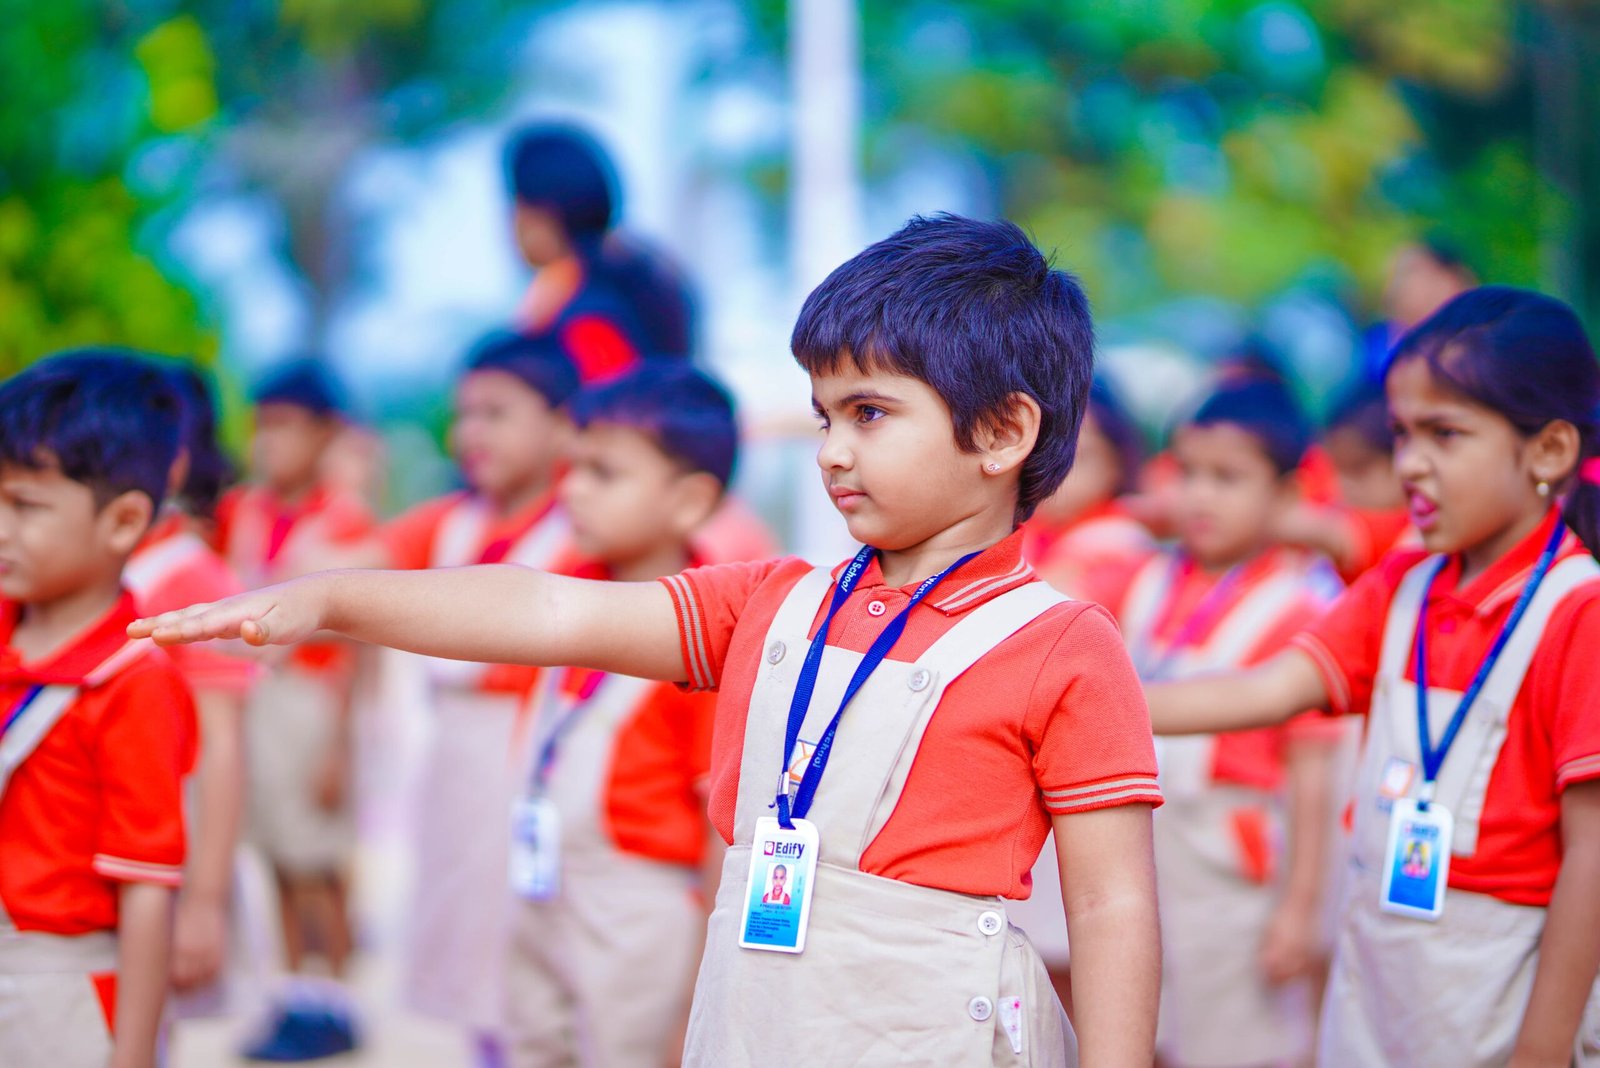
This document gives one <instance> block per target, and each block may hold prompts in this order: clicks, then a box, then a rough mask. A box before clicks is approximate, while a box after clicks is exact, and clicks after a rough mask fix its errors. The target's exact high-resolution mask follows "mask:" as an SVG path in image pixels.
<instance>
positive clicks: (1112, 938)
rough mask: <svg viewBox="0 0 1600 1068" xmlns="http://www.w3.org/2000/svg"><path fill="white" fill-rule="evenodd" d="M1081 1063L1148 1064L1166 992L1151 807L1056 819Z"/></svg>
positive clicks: (1108, 1066)
mask: <svg viewBox="0 0 1600 1068" xmlns="http://www.w3.org/2000/svg"><path fill="white" fill-rule="evenodd" d="M1051 819H1052V822H1053V824H1054V826H1055V832H1056V855H1057V859H1058V863H1059V865H1060V869H1061V901H1062V904H1063V905H1064V906H1065V907H1066V910H1067V934H1068V936H1069V937H1070V938H1071V939H1072V1001H1073V1008H1074V1010H1075V1016H1074V1021H1073V1022H1074V1024H1075V1025H1076V1029H1077V1032H1078V1051H1079V1059H1080V1060H1081V1061H1082V1062H1083V1063H1084V1064H1092V1065H1096V1066H1100V1068H1114V1066H1118V1065H1141V1066H1145V1065H1149V1064H1150V1062H1151V1059H1152V1058H1153V1057H1154V1054H1155V1041H1156V1006H1157V1002H1158V1000H1159V996H1160V991H1161V932H1160V928H1159V925H1158V922H1157V918H1156V869H1155V855H1154V852H1153V849H1152V845H1151V836H1150V806H1148V805H1119V806H1117V807H1114V808H1102V809H1095V810H1092V811H1089V812H1075V813H1071V814H1069V815H1064V816H1053V817H1051Z"/></svg>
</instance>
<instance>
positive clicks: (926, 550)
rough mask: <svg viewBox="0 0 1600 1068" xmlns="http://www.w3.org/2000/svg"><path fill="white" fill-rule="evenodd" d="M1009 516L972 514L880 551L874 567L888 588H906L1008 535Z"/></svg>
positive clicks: (1010, 527) (1000, 540) (1009, 533)
mask: <svg viewBox="0 0 1600 1068" xmlns="http://www.w3.org/2000/svg"><path fill="white" fill-rule="evenodd" d="M1011 531H1012V526H1011V516H1010V515H1009V514H1007V515H1005V516H1003V517H1002V516H998V515H995V516H990V515H988V514H984V515H976V516H973V517H971V518H970V519H966V520H963V521H961V522H959V523H956V524H955V525H954V526H950V527H946V528H945V529H944V530H942V531H940V532H939V533H938V534H935V535H934V536H933V537H931V538H929V539H928V540H927V541H924V542H921V543H919V544H917V545H912V546H909V547H907V548H904V549H880V550H879V552H878V564H879V566H880V567H881V568H883V581H884V584H885V585H888V586H909V585H911V584H912V583H913V582H920V581H921V580H923V579H925V578H927V577H928V576H929V575H937V574H938V573H939V572H941V571H943V570H944V569H945V568H947V567H949V566H950V565H951V564H953V563H955V562H956V561H957V560H959V559H961V558H962V557H963V556H966V555H967V554H968V553H975V552H982V551H983V550H984V549H987V548H989V547H990V546H991V545H997V544H999V543H1000V542H1002V541H1004V540H1005V539H1006V538H1007V537H1009V536H1010V535H1011Z"/></svg>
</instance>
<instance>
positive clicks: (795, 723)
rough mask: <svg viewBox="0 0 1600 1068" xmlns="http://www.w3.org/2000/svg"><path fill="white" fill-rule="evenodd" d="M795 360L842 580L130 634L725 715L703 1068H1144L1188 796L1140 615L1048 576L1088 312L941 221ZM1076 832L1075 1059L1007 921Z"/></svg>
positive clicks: (1004, 231)
mask: <svg viewBox="0 0 1600 1068" xmlns="http://www.w3.org/2000/svg"><path fill="white" fill-rule="evenodd" d="M793 347H794V351H795V354H796V357H797V358H798V359H799V361H800V362H801V365H802V366H804V367H805V368H807V370H808V371H809V372H810V374H811V384H812V403H813V407H814V408H815V409H816V411H817V414H818V416H819V418H820V420H821V422H822V431H823V437H822V443H821V448H820V450H819V452H818V455H817V463H818V466H819V467H820V469H821V473H822V478H823V483H824V485H825V487H826V488H827V490H828V495H829V497H830V499H831V500H832V501H833V504H834V506H835V507H836V508H838V509H839V510H840V512H841V513H843V515H844V516H845V518H846V520H847V522H848V524H849V527H850V531H851V533H852V535H853V536H855V537H856V538H858V539H860V540H861V541H862V542H864V543H866V545H868V546H870V548H864V549H862V550H861V552H860V553H858V554H857V556H856V558H855V559H854V560H852V561H849V562H848V563H846V564H844V565H841V566H840V567H839V568H837V569H835V571H833V572H831V573H830V572H829V571H825V570H816V569H813V568H812V567H810V566H809V565H807V564H805V563H804V562H802V561H798V560H786V561H779V562H770V563H762V564H727V565H722V566H718V567H712V568H702V569H699V570H696V571H689V572H685V573H684V574H683V575H679V576H673V577H671V578H668V579H666V580H663V581H662V582H659V583H626V582H585V581H582V580H577V579H572V578H561V577H556V576H550V575H545V574H541V573H539V572H536V571H529V570H523V569H519V568H480V569H464V570H457V571H450V572H425V573H410V574H407V573H394V572H350V573H341V574H336V575H331V576H320V577H312V578H307V579H305V580H304V581H301V582H298V583H293V584H290V585H287V586H280V587H276V588H274V589H273V590H271V591H265V592H261V593H257V594H246V595H244V596H243V597H240V598H236V599H233V600H229V601H224V602H222V603H221V604H220V605H216V606H212V607H210V608H194V609H188V610H186V611H185V612H183V613H171V614H168V615H166V616H163V617H160V618H159V619H157V620H153V621H146V622H144V623H141V624H139V625H137V626H136V627H135V628H134V631H133V633H137V634H146V633H155V634H159V635H160V637H161V640H164V641H189V640H200V639H203V638H213V637H225V636H235V635H243V636H245V637H246V639H247V640H249V641H252V642H255V643H262V642H269V643H282V642H293V641H298V640H300V639H303V638H305V637H306V636H308V635H310V634H311V633H313V632H314V631H316V630H317V629H319V628H329V629H332V630H335V631H338V632H341V633H346V634H351V635H354V636H357V637H359V638H361V639H363V640H368V641H375V642H379V643H384V644H392V645H399V646H402V647H405V648H410V649H413V650H419V651H424V652H428V653H432V654H434V655H444V656H461V657H473V658H476V659H480V660H492V661H507V660H517V661H524V662H530V663H539V664H579V665H582V666H585V667H590V668H595V669H599V670H603V671H609V672H614V673H616V674H623V675H633V676H639V677H642V678H656V679H663V680H669V681H677V682H683V683H687V684H688V685H690V686H692V687H694V688H696V689H706V688H717V689H719V690H720V694H719V700H718V704H717V724H716V731H715V735H714V737H713V744H712V757H711V797H710V813H711V816H712V820H713V822H714V823H715V824H716V827H717V830H718V831H719V832H720V834H721V836H722V838H723V840H724V841H726V842H729V843H730V844H731V845H732V848H730V849H729V850H728V853H727V858H726V860H725V861H724V865H723V874H722V881H721V885H720V888H719V891H718V895H717V906H716V909H715V911H714V912H713V913H712V916H711V921H710V924H709V927H708V931H707V945H706V950H705V955H704V958H703V960H702V963H701V969H700V975H699V979H698V981H697V983H696V987H695V995H694V1010H693V1014H692V1018H691V1021H690V1025H689V1035H688V1040H687V1049H686V1051H685V1057H684V1060H685V1062H686V1063H688V1064H691V1065H701V1066H710V1065H729V1064H757V1063H766V1062H769V1061H772V1060H775V1059H793V1058H795V1057H802V1058H804V1059H806V1060H808V1061H810V1062H813V1063H818V1064H825V1063H841V1062H854V1063H885V1062H895V1063H914V1064H955V1063H958V1064H973V1063H994V1064H1015V1063H1017V1061H1018V1059H1019V1058H1022V1059H1024V1060H1025V1061H1026V1062H1027V1063H1031V1064H1035V1065H1041V1064H1042V1065H1066V1064H1070V1063H1076V1059H1077V1057H1078V1056H1079V1055H1080V1054H1079V1052H1078V1051H1081V1058H1082V1060H1083V1062H1084V1063H1087V1064H1092V1065H1097V1066H1115V1065H1135V1064H1146V1065H1147V1064H1149V1062H1150V1056H1151V1048H1152V1041H1153V1030H1154V1023H1155V1002H1156V991H1157V985H1158V981H1157V975H1158V972H1159V970H1160V965H1159V945H1158V942H1159V939H1158V935H1157V931H1156V915H1155V893H1154V874H1153V871H1152V863H1151V857H1150V809H1151V806H1153V805H1155V804H1157V803H1159V801H1160V793H1159V791H1158V789H1157V787H1156V783H1155V761H1154V752H1153V749H1152V747H1151V744H1150V737H1149V732H1148V724H1147V722H1146V715H1145V712H1144V709H1143V707H1142V705H1141V702H1140V700H1139V695H1138V683H1137V679H1136V677H1135V675H1134V673H1133V670H1132V668H1131V666H1130V665H1129V663H1128V661H1127V656H1126V654H1125V653H1124V652H1123V650H1122V643H1121V640H1120V639H1119V638H1118V636H1117V632H1116V628H1115V627H1114V626H1113V624H1112V623H1111V621H1110V619H1109V617H1108V616H1107V615H1106V614H1105V612H1104V611H1103V610H1101V609H1099V608H1096V607H1093V606H1090V605H1086V604H1082V603H1070V602H1064V600H1063V598H1062V597H1061V595H1060V594H1057V593H1055V592H1054V591H1052V590H1051V589H1050V588H1049V587H1048V586H1046V585H1045V584H1044V583H1042V582H1039V581H1037V580H1036V578H1035V576H1034V575H1033V574H1032V572H1031V571H1030V570H1029V568H1028V566H1027V565H1026V564H1025V563H1024V562H1023V561H1022V557H1021V535H1020V534H1019V533H1017V526H1018V524H1019V523H1021V522H1022V521H1023V520H1026V519H1027V517H1028V515H1029V514H1030V513H1031V512H1032V511H1033V509H1034V507H1035V506H1036V505H1037V504H1038V503H1039V501H1040V500H1042V499H1043V498H1045V497H1047V496H1049V495H1050V494H1051V493H1053V492H1054V491H1055V489H1056V487H1057V486H1058V485H1059V484H1060V482H1061V479H1062V478H1063V476H1065V474H1066V472H1067V469H1068V468H1069V467H1070V465H1071V461H1072V452H1073V447H1074V444H1075V442H1076V438H1077V432H1078V424H1079V422H1080V420H1081V418H1082V415H1083V408H1084V404H1085V401H1086V399H1087V394H1088V387H1089V377H1090V364H1091V360H1092V350H1093V334H1092V329H1091V325H1090V320H1089V312H1088V304H1087V301H1086V300H1085V299H1084V296H1083V292H1082V290H1081V289H1079V287H1078V286H1077V284H1076V282H1074V281H1073V280H1072V279H1071V278H1070V277H1069V276H1067V275H1065V274H1063V273H1061V272H1058V271H1052V270H1051V269H1050V267H1049V265H1048V264H1047V263H1046V262H1045V260H1044V258H1043V257H1042V256H1041V255H1040V254H1039V252H1038V251H1037V250H1036V249H1035V248H1034V247H1033V246H1032V245H1031V244H1030V243H1029V242H1028V240H1027V238H1026V237H1025V236H1024V235H1023V234H1022V232H1021V231H1020V230H1018V229H1017V228H1016V227H1015V226H1013V225H1011V224H1009V223H1004V222H994V223H990V222H976V221H972V220H968V219H962V218H958V217H954V216H939V217H936V218H932V219H914V220H913V221H912V222H911V223H910V224H908V225H907V226H906V227H905V228H904V229H902V230H901V231H899V232H898V233H896V234H894V235H892V236H890V237H888V238H886V239H885V240H883V241H881V242H879V243H878V244H876V245H873V246H871V247H870V248H868V249H867V250H866V251H864V252H862V253H861V254H859V255H858V256H856V257H855V258H853V259H852V260H850V261H849V262H847V263H846V264H844V265H843V266H841V267H840V268H838V269H837V270H836V271H834V273H833V274H832V275H830V276H829V277H828V279H827V280H826V281H824V282H823V284H822V285H821V286H819V287H818V288H817V290H816V291H815V292H813V293H812V294H811V296H810V297H809V298H808V299H807V301H806V304H805V306H804V308H803V309H802V310H801V314H800V320H799V322H798V324H797V325H796V327H795V333H794V339H793ZM889 652H893V653H894V654H895V656H894V657H893V658H890V657H889V656H888V653H889ZM852 679H855V680H856V682H857V685H856V686H850V682H851V680H852ZM847 686H848V687H849V688H850V689H851V690H852V691H854V690H857V689H859V691H860V693H859V695H854V694H853V695H852V696H857V697H858V699H857V700H854V701H850V702H846V701H844V700H843V697H844V693H845V690H846V688H847ZM841 706H848V707H847V708H846V709H845V713H846V714H840V710H841ZM936 709H937V713H936V712H935V710H936ZM836 718H837V719H838V720H839V721H840V722H842V723H843V726H842V728H837V729H835V728H834V727H832V726H830V724H831V723H832V721H834V720H835V719H836ZM835 739H837V744H835ZM824 772H828V774H827V778H826V781H825V782H824V783H823V785H822V788H821V789H820V790H818V789H817V784H818V781H819V778H820V777H821V775H822V774H823V773H824ZM775 788H776V789H781V790H782V793H781V794H778V795H777V796H776V797H775ZM813 798H814V799H815V801H816V806H815V808H812V804H811V802H812V800H813ZM780 801H781V804H780ZM808 816H809V818H807V817H808ZM1052 827H1053V829H1054V831H1055V835H1056V842H1057V846H1058V851H1059V853H1060V855H1061V875H1062V883H1063V885H1064V887H1065V891H1064V893H1063V895H1062V896H1063V898H1064V905H1065V908H1066V913H1067V919H1068V926H1069V928H1070V929H1071V933H1072V940H1073V950H1074V967H1075V970H1076V973H1077V975H1076V982H1075V987H1074V994H1075V1008H1076V1021H1077V1031H1078V1039H1077V1041H1076V1042H1075V1041H1074V1038H1073V1036H1072V1030H1071V1028H1070V1027H1069V1026H1068V1025H1067V1022H1066V1020H1065V1017H1064V1016H1063V1014H1062V1013H1061V1009H1060V1007H1059V1004H1058V1003H1057V1001H1056V999H1055V997H1054V995H1053V993H1052V992H1051V990H1050V986H1049V979H1048V977H1047V976H1046V975H1045V972H1044V968H1043V966H1042V965H1041V964H1040V962H1039V960H1038V957H1037V955H1036V954H1034V953H1033V951H1032V949H1031V947H1030V946H1029V945H1028V942H1027V939H1026V937H1025V936H1024V935H1023V934H1022V933H1021V932H1020V931H1019V930H1017V929H1015V928H1012V927H1011V926H1009V925H1008V924H1007V922H1006V919H1005V914H1004V905H1003V902H1002V900H1001V897H1002V896H1009V897H1026V896H1027V894H1028V886H1027V878H1028V870H1029V868H1030V867H1032V865H1033V861H1034V858H1035V857H1036V856H1037V855H1038V853H1039V847H1040V844H1041V843H1042V842H1043V841H1044V838H1045V834H1046V833H1047V832H1048V831H1049V830H1050V829H1051V828H1052ZM819 853H820V859H819ZM767 861H770V862H773V863H785V864H788V865H789V872H788V879H787V888H786V892H787V893H788V894H789V896H790V898H791V902H792V903H791V905H789V906H785V907H782V908H781V910H776V909H775V907H773V906H764V905H762V903H761V901H760V898H761V896H762V894H761V892H760V890H761V888H762V887H763V885H764V883H763V882H758V881H757V880H760V879H763V877H764V876H765V875H766V874H767V870H768V868H769V867H770V864H768V863H765V862H767ZM813 896H814V897H815V901H813V900H811V899H812V897H813ZM802 925H804V926H802ZM762 946H778V947H780V948H782V949H784V950H785V951H783V952H768V951H764V950H763V949H762V948H761V947H762ZM651 978H652V977H649V976H641V977H640V981H641V982H647V981H651Z"/></svg>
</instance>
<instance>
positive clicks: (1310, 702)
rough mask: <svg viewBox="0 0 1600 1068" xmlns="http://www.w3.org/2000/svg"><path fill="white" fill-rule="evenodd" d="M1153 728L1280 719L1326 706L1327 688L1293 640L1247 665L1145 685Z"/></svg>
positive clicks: (1187, 730)
mask: <svg viewBox="0 0 1600 1068" xmlns="http://www.w3.org/2000/svg"><path fill="white" fill-rule="evenodd" d="M1144 693H1145V699H1146V700H1148V701H1149V702H1150V728H1151V730H1153V731H1154V732H1155V733H1157V734H1216V733H1220V732H1222V731H1240V730H1248V729H1250V728H1252V727H1270V726H1272V725H1273V724H1275V723H1282V722H1284V721H1285V720H1287V719H1289V718H1290V717H1291V716H1295V715H1297V714H1299V713H1301V712H1304V711H1305V710H1306V709H1308V708H1326V707H1327V706H1328V689H1327V686H1326V685H1325V684H1324V683H1323V681H1322V676H1321V675H1320V674H1318V672H1317V669H1316V666H1315V665H1314V664H1313V663H1312V661H1311V657H1310V656H1308V655H1306V654H1305V653H1303V652H1301V651H1300V650H1299V649H1296V648H1294V647H1293V646H1290V647H1289V648H1287V649H1285V650H1284V651H1283V652H1281V653H1279V654H1278V655H1277V656H1275V657H1273V658H1272V659H1271V660H1268V661H1266V662H1265V663H1262V664H1259V665H1257V666H1256V667H1253V668H1248V669H1246V670H1243V671H1228V672H1224V673H1222V674H1219V675H1210V676H1207V677H1205V678H1199V679H1187V680H1185V681H1183V682H1158V683H1152V684H1150V685H1149V686H1146V687H1145V691H1144Z"/></svg>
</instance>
